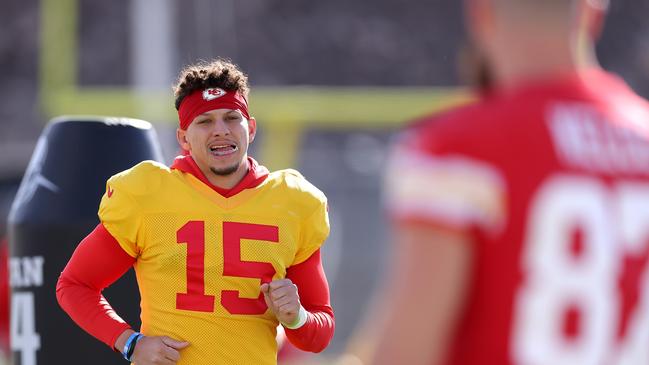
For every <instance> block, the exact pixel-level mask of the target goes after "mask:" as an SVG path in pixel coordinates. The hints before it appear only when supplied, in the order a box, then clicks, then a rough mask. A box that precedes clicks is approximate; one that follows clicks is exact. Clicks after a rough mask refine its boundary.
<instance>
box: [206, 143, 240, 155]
mask: <svg viewBox="0 0 649 365" xmlns="http://www.w3.org/2000/svg"><path fill="white" fill-rule="evenodd" d="M238 149H239V147H237V145H234V144H214V145H211V146H210V152H211V153H212V154H213V155H215V156H226V155H230V154H233V153H235V152H237V150H238Z"/></svg>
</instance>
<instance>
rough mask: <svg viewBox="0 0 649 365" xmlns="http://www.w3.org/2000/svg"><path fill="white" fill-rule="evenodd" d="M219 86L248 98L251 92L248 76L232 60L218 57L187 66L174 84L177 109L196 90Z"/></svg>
mask: <svg viewBox="0 0 649 365" xmlns="http://www.w3.org/2000/svg"><path fill="white" fill-rule="evenodd" d="M210 87H219V88H221V89H224V90H234V91H238V92H239V93H240V94H241V95H243V96H244V97H245V98H246V99H248V93H249V92H250V86H249V85H248V76H246V74H244V73H243V71H241V70H240V69H239V67H238V66H237V65H235V64H234V63H232V61H230V60H226V59H223V58H217V59H215V60H213V61H210V62H204V61H203V62H199V63H196V64H193V65H189V66H187V67H185V68H184V69H183V70H182V71H181V72H180V75H179V77H178V82H177V83H176V86H174V88H173V90H174V96H175V98H176V102H175V106H176V110H178V109H179V108H180V103H181V102H182V101H183V99H184V98H185V96H187V95H189V94H191V93H192V92H193V91H195V90H201V89H206V88H210Z"/></svg>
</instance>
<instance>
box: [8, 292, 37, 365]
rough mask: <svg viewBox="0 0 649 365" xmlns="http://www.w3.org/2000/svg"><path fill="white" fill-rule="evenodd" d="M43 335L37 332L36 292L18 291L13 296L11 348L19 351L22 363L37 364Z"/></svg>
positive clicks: (24, 364)
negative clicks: (37, 352)
mask: <svg viewBox="0 0 649 365" xmlns="http://www.w3.org/2000/svg"><path fill="white" fill-rule="evenodd" d="M40 348H41V336H40V335H39V334H38V333H37V332H36V320H35V310H34V293H30V292H18V293H13V294H12V297H11V350H12V351H18V352H19V353H20V356H21V362H20V363H21V364H22V365H36V351H38V350H39V349H40Z"/></svg>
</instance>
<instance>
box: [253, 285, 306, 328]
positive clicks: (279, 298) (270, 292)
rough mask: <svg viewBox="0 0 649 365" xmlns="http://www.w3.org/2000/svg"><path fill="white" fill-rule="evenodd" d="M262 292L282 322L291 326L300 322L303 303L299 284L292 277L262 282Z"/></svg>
mask: <svg viewBox="0 0 649 365" xmlns="http://www.w3.org/2000/svg"><path fill="white" fill-rule="evenodd" d="M261 292H262V293H263V294H264V300H265V301H266V305H267V306H268V308H270V310H271V311H273V314H275V317H277V320H278V321H280V323H282V324H283V325H285V326H288V327H289V328H290V327H293V326H295V325H296V324H297V323H298V320H299V318H298V316H299V314H300V308H301V307H302V305H301V304H300V296H299V295H298V293H297V286H296V285H295V284H293V282H292V281H291V280H290V279H279V280H273V281H271V282H270V283H264V284H261Z"/></svg>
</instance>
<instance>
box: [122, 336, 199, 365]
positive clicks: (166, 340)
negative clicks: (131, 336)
mask: <svg viewBox="0 0 649 365" xmlns="http://www.w3.org/2000/svg"><path fill="white" fill-rule="evenodd" d="M187 346H189V342H187V341H178V340H174V339H173V338H170V337H167V336H152V337H149V336H144V337H142V338H141V339H140V340H139V341H138V342H137V344H136V345H135V350H134V351H133V356H131V360H132V361H133V363H134V364H136V365H174V364H176V362H178V360H179V359H180V350H182V349H184V348H185V347H187Z"/></svg>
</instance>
